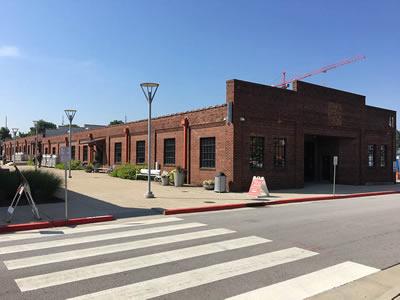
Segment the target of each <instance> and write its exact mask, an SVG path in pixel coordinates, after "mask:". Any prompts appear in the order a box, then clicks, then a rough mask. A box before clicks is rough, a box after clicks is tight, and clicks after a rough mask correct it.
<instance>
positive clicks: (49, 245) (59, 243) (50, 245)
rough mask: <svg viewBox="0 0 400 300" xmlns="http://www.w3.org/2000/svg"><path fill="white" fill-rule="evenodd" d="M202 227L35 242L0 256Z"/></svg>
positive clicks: (10, 248)
mask: <svg viewBox="0 0 400 300" xmlns="http://www.w3.org/2000/svg"><path fill="white" fill-rule="evenodd" d="M202 226H207V225H206V224H202V223H186V224H179V225H168V226H158V227H151V228H145V229H133V230H126V231H122V232H111V233H105V234H96V235H90V236H84V237H77V238H70V239H61V240H54V241H47V242H37V243H30V244H22V245H15V246H7V247H1V248H0V254H8V253H16V252H25V251H32V250H39V249H46V248H54V247H62V246H70V245H76V244H84V243H90V242H98V241H105V240H113V239H118V238H127V237H133V236H140V235H145V234H151V233H160V232H166V231H173V230H182V229H189V228H196V227H202Z"/></svg>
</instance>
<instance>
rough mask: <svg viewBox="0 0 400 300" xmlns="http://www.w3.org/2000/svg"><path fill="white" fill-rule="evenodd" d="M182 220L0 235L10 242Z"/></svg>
mask: <svg viewBox="0 0 400 300" xmlns="http://www.w3.org/2000/svg"><path fill="white" fill-rule="evenodd" d="M177 221H182V219H181V218H175V217H170V218H156V219H144V220H140V221H137V222H126V223H117V224H115V223H111V224H109V223H106V224H102V225H90V226H88V225H86V226H78V227H76V228H69V227H67V228H60V227H54V228H47V229H41V230H28V231H19V232H15V233H10V234H3V235H0V242H9V241H18V240H25V239H36V238H48V237H55V236H65V235H69V234H74V233H84V232H94V231H100V230H108V229H119V228H130V227H135V226H142V225H150V224H162V223H170V222H177Z"/></svg>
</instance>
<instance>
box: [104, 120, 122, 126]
mask: <svg viewBox="0 0 400 300" xmlns="http://www.w3.org/2000/svg"><path fill="white" fill-rule="evenodd" d="M119 124H124V122H123V121H121V120H114V121H111V122H110V124H108V125H119Z"/></svg>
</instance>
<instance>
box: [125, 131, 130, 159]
mask: <svg viewBox="0 0 400 300" xmlns="http://www.w3.org/2000/svg"><path fill="white" fill-rule="evenodd" d="M124 133H125V163H129V152H130V145H129V144H130V143H129V128H128V127H126V128H125V130H124Z"/></svg>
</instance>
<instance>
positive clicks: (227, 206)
mask: <svg viewBox="0 0 400 300" xmlns="http://www.w3.org/2000/svg"><path fill="white" fill-rule="evenodd" d="M390 194H400V191H383V192H368V193H357V194H347V195H336V196H317V197H302V198H290V199H282V200H273V201H262V202H261V201H259V202H250V203H237V204H223V205H210V206H202V207H201V206H200V207H188V208H170V209H164V215H175V214H186V213H196V212H205V211H217V210H227V209H236V208H244V207H260V206H269V205H279V204H289V203H300V202H311V201H322V200H337V199H348V198H359V197H369V196H382V195H390Z"/></svg>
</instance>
